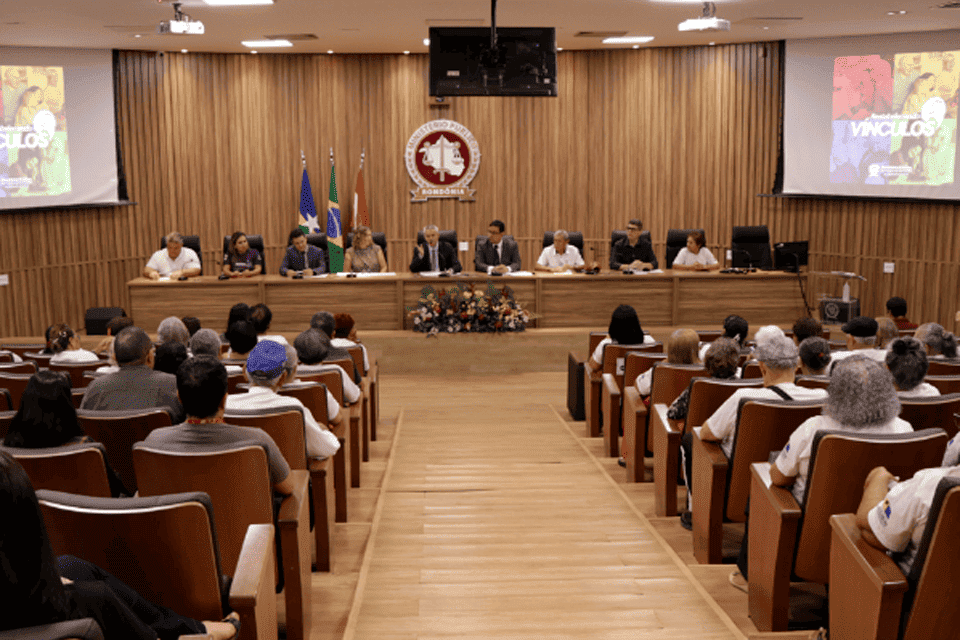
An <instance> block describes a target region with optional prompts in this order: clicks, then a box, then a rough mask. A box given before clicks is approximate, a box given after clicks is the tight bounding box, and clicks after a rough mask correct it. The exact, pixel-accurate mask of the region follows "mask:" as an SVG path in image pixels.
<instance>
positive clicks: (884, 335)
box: [876, 316, 900, 351]
mask: <svg viewBox="0 0 960 640" xmlns="http://www.w3.org/2000/svg"><path fill="white" fill-rule="evenodd" d="M876 321H877V345H876V346H877V349H883V350H884V351H886V350H887V349H889V348H890V343H891V342H893V341H894V340H896V339H897V338H899V337H900V331H899V330H897V325H896V324H895V323H894V322H893V320H891V319H890V318H885V317H882V316H881V317H879V318H876Z"/></svg>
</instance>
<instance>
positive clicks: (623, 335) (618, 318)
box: [587, 304, 656, 371]
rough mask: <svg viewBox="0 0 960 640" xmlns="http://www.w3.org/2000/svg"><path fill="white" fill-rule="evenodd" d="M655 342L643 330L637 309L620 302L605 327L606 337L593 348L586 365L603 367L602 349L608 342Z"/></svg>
mask: <svg viewBox="0 0 960 640" xmlns="http://www.w3.org/2000/svg"><path fill="white" fill-rule="evenodd" d="M655 342H656V340H654V339H653V336H651V335H650V334H649V333H644V332H643V327H641V326H640V318H638V317H637V311H636V310H635V309H634V308H633V307H631V306H630V305H628V304H621V305H620V306H618V307H617V308H616V309H614V310H613V314H612V315H611V316H610V325H609V326H608V327H607V337H606V338H604V339H603V340H601V341H600V344H598V345H597V348H596V349H594V350H593V353H592V354H591V355H590V359H589V360H587V366H588V367H590V370H591V371H600V369H602V368H603V350H604V349H605V348H606V347H607V345H608V344H617V345H637V344H653V343H655Z"/></svg>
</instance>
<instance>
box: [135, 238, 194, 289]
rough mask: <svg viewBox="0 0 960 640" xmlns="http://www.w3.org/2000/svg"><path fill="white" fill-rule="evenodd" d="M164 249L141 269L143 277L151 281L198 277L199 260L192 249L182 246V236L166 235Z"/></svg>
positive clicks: (155, 254)
mask: <svg viewBox="0 0 960 640" xmlns="http://www.w3.org/2000/svg"><path fill="white" fill-rule="evenodd" d="M166 240H167V247H166V249H160V250H159V251H157V252H156V253H154V254H153V255H152V256H150V261H149V262H147V266H145V267H144V268H143V277H144V278H149V279H151V280H159V279H160V278H170V279H171V280H177V279H178V278H181V277H188V278H189V277H191V276H198V275H200V258H199V257H198V256H197V253H196V252H195V251H194V250H193V249H189V248H187V247H184V246H183V236H181V235H180V234H179V233H177V232H176V231H173V232H171V233H169V234H168V235H167V238H166Z"/></svg>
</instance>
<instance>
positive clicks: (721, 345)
mask: <svg viewBox="0 0 960 640" xmlns="http://www.w3.org/2000/svg"><path fill="white" fill-rule="evenodd" d="M739 363H740V349H738V348H737V343H736V342H734V341H733V340H731V339H730V338H717V339H716V340H714V341H713V342H711V343H710V346H709V347H708V348H707V352H706V354H705V356H704V358H703V368H704V369H706V371H707V373H708V374H710V377H711V378H716V379H718V380H730V379H733V378H736V377H737V365H738V364H739ZM689 408H690V387H689V386H688V387H687V388H686V389H684V390H683V393H681V394H680V395H679V396H677V399H676V400H674V401H673V403H672V404H671V405H670V408H669V409H668V410H667V417H668V418H670V419H671V420H686V419H687V410H688V409H689Z"/></svg>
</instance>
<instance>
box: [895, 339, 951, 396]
mask: <svg viewBox="0 0 960 640" xmlns="http://www.w3.org/2000/svg"><path fill="white" fill-rule="evenodd" d="M886 364H887V369H889V370H890V373H891V374H892V375H893V384H894V386H896V388H897V395H898V396H900V397H901V398H929V397H931V396H939V395H940V391H939V390H938V389H937V388H936V387H935V386H933V385H932V384H930V383H929V382H924V381H923V378H924V376H926V375H927V369H928V368H929V366H930V363H929V362H928V361H927V353H926V351H924V349H923V345H922V344H920V341H919V340H917V339H916V338H898V339H897V340H894V341H893V342H892V343H890V350H889V351H887V363H886Z"/></svg>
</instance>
